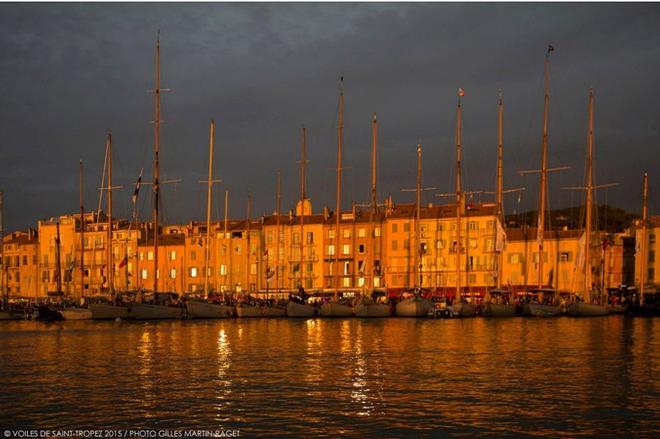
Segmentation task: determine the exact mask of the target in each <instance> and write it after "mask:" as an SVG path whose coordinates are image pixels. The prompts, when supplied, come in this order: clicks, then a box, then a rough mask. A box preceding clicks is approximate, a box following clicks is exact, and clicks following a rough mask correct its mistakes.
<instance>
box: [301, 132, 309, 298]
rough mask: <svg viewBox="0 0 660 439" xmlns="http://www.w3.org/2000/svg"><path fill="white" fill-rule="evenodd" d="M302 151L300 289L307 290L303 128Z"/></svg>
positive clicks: (305, 155) (305, 152)
mask: <svg viewBox="0 0 660 439" xmlns="http://www.w3.org/2000/svg"><path fill="white" fill-rule="evenodd" d="M300 147H301V149H302V151H301V155H300V287H301V288H305V283H304V281H305V277H304V276H305V274H304V273H305V270H304V265H305V264H304V261H305V233H304V227H305V198H306V197H307V194H306V193H305V189H306V188H305V184H306V180H305V179H306V174H305V172H306V168H307V130H306V129H305V127H304V126H303V127H302V129H301V145H300Z"/></svg>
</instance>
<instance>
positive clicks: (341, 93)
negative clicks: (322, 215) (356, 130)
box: [334, 77, 344, 299]
mask: <svg viewBox="0 0 660 439" xmlns="http://www.w3.org/2000/svg"><path fill="white" fill-rule="evenodd" d="M343 86H344V78H343V77H342V78H341V80H340V83H339V119H338V124H337V138H338V139H337V203H336V205H335V206H336V207H335V217H336V218H335V244H336V245H335V247H336V248H335V294H334V297H335V299H337V297H338V296H339V234H340V230H339V223H340V221H341V150H342V146H343V143H344V87H343Z"/></svg>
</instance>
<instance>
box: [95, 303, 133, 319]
mask: <svg viewBox="0 0 660 439" xmlns="http://www.w3.org/2000/svg"><path fill="white" fill-rule="evenodd" d="M89 310H90V311H91V312H92V320H115V319H128V318H130V316H131V315H130V313H129V311H128V307H127V306H118V305H110V304H108V303H90V304H89Z"/></svg>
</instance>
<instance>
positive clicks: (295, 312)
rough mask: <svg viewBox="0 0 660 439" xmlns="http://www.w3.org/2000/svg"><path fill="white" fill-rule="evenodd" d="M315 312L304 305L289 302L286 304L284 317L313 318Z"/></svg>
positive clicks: (311, 307) (310, 307)
mask: <svg viewBox="0 0 660 439" xmlns="http://www.w3.org/2000/svg"><path fill="white" fill-rule="evenodd" d="M315 314H316V310H315V309H314V307H313V306H312V305H308V304H306V303H297V302H289V303H287V304H286V315H287V316H289V317H314V315H315Z"/></svg>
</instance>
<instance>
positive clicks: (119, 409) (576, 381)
mask: <svg viewBox="0 0 660 439" xmlns="http://www.w3.org/2000/svg"><path fill="white" fill-rule="evenodd" d="M659 337H660V324H659V323H658V320H657V319H656V320H653V319H634V320H633V319H628V318H624V317H618V316H610V317H606V318H592V319H581V320H579V319H568V318H558V319H518V318H515V319H502V320H486V319H466V320H450V321H441V320H438V321H431V320H415V319H382V320H379V319H375V320H371V321H367V320H360V319H337V320H312V319H310V320H293V319H290V320H286V319H255V320H252V319H246V320H236V321H196V322H185V321H184V322H178V321H177V322H157V323H154V322H146V323H144V322H142V323H138V322H108V323H105V322H83V321H80V322H63V323H56V324H49V325H46V324H42V323H39V322H3V323H2V325H0V426H14V427H18V426H26V427H32V428H40V427H41V428H50V429H54V428H57V429H66V428H85V427H88V428H91V427H95V428H102V427H115V428H196V429H200V428H202V429H215V428H218V427H227V428H238V429H240V430H241V434H242V435H243V436H252V435H283V434H292V435H295V434H305V435H315V436H328V437H335V436H337V435H340V434H343V435H348V436H390V437H396V436H405V435H421V436H431V435H433V436H435V435H443V434H444V435H474V434H481V435H489V436H492V435H509V436H520V435H528V436H537V435H538V436H540V435H550V436H566V437H572V436H581V435H584V436H594V435H595V436H605V435H610V436H622V435H626V434H629V433H632V434H634V435H637V436H649V437H651V436H653V435H654V434H656V435H657V434H658V433H660V427H659V426H658V425H659V422H660V421H659V419H660V384H659V381H658V379H657V374H658V372H659V371H660V340H659Z"/></svg>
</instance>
